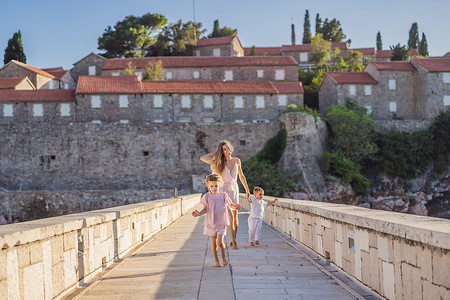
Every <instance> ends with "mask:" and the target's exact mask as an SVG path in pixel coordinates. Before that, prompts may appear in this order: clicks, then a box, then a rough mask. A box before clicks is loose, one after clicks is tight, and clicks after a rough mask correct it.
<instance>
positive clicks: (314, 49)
mask: <svg viewBox="0 0 450 300" xmlns="http://www.w3.org/2000/svg"><path fill="white" fill-rule="evenodd" d="M330 50H331V42H329V41H326V40H325V39H323V36H322V34H321V33H318V34H316V35H315V36H314V37H313V38H312V39H311V57H312V59H313V60H314V63H315V65H316V66H317V67H318V68H325V67H326V65H327V63H328V59H329V56H330Z"/></svg>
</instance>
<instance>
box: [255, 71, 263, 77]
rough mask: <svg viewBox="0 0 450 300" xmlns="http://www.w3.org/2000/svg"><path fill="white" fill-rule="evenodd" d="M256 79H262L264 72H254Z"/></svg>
mask: <svg viewBox="0 0 450 300" xmlns="http://www.w3.org/2000/svg"><path fill="white" fill-rule="evenodd" d="M256 77H258V78H263V77H264V70H256Z"/></svg>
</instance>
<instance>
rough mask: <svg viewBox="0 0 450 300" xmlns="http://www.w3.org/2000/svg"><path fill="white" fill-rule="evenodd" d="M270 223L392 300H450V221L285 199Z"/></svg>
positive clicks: (268, 214)
mask: <svg viewBox="0 0 450 300" xmlns="http://www.w3.org/2000/svg"><path fill="white" fill-rule="evenodd" d="M265 198H267V199H266V200H269V201H271V200H272V199H273V198H272V197H265ZM241 203H242V204H243V206H244V208H247V209H248V206H249V204H248V203H247V201H245V199H244V197H243V195H241ZM264 221H266V222H267V223H268V224H271V225H272V226H274V227H276V228H277V229H279V230H281V231H283V232H285V233H286V234H288V235H289V236H291V237H292V238H294V239H295V240H297V241H299V242H300V243H302V244H304V245H305V246H307V247H309V248H310V249H312V250H313V251H314V252H316V253H317V254H319V255H320V256H322V257H323V258H325V259H329V261H330V262H331V263H332V264H334V265H335V266H337V267H339V268H340V269H342V270H343V271H344V272H345V273H346V274H348V275H349V276H351V277H353V278H354V279H356V280H358V281H359V282H361V283H362V284H364V285H365V286H366V287H369V288H371V289H372V290H373V291H375V292H377V293H378V294H380V295H381V296H383V297H386V298H387V299H449V298H450V276H449V275H450V273H449V266H450V221H449V220H446V219H439V218H432V217H424V216H415V215H408V214H402V213H393V212H386V211H379V210H370V209H366V208H361V207H355V206H349V205H340V204H332V203H320V202H312V201H302V200H291V199H280V201H279V202H278V203H277V204H276V205H275V206H269V207H267V208H266V211H265V215H264Z"/></svg>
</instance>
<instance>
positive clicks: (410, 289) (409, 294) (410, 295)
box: [401, 263, 422, 299]
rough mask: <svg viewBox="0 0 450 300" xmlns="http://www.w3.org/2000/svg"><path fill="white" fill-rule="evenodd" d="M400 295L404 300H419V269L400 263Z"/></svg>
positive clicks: (420, 295) (420, 292)
mask: <svg viewBox="0 0 450 300" xmlns="http://www.w3.org/2000/svg"><path fill="white" fill-rule="evenodd" d="M401 268H402V283H403V286H402V294H403V297H404V298H405V299H421V297H422V282H421V276H420V269H419V268H416V267H415V266H412V265H410V264H408V263H402V264H401Z"/></svg>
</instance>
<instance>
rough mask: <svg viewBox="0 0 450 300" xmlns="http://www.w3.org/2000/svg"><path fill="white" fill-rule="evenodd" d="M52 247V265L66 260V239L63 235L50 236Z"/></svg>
mask: <svg viewBox="0 0 450 300" xmlns="http://www.w3.org/2000/svg"><path fill="white" fill-rule="evenodd" d="M50 242H51V247H52V265H56V264H58V263H60V262H62V261H63V260H64V239H63V236H62V235H57V236H55V237H52V238H50Z"/></svg>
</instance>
